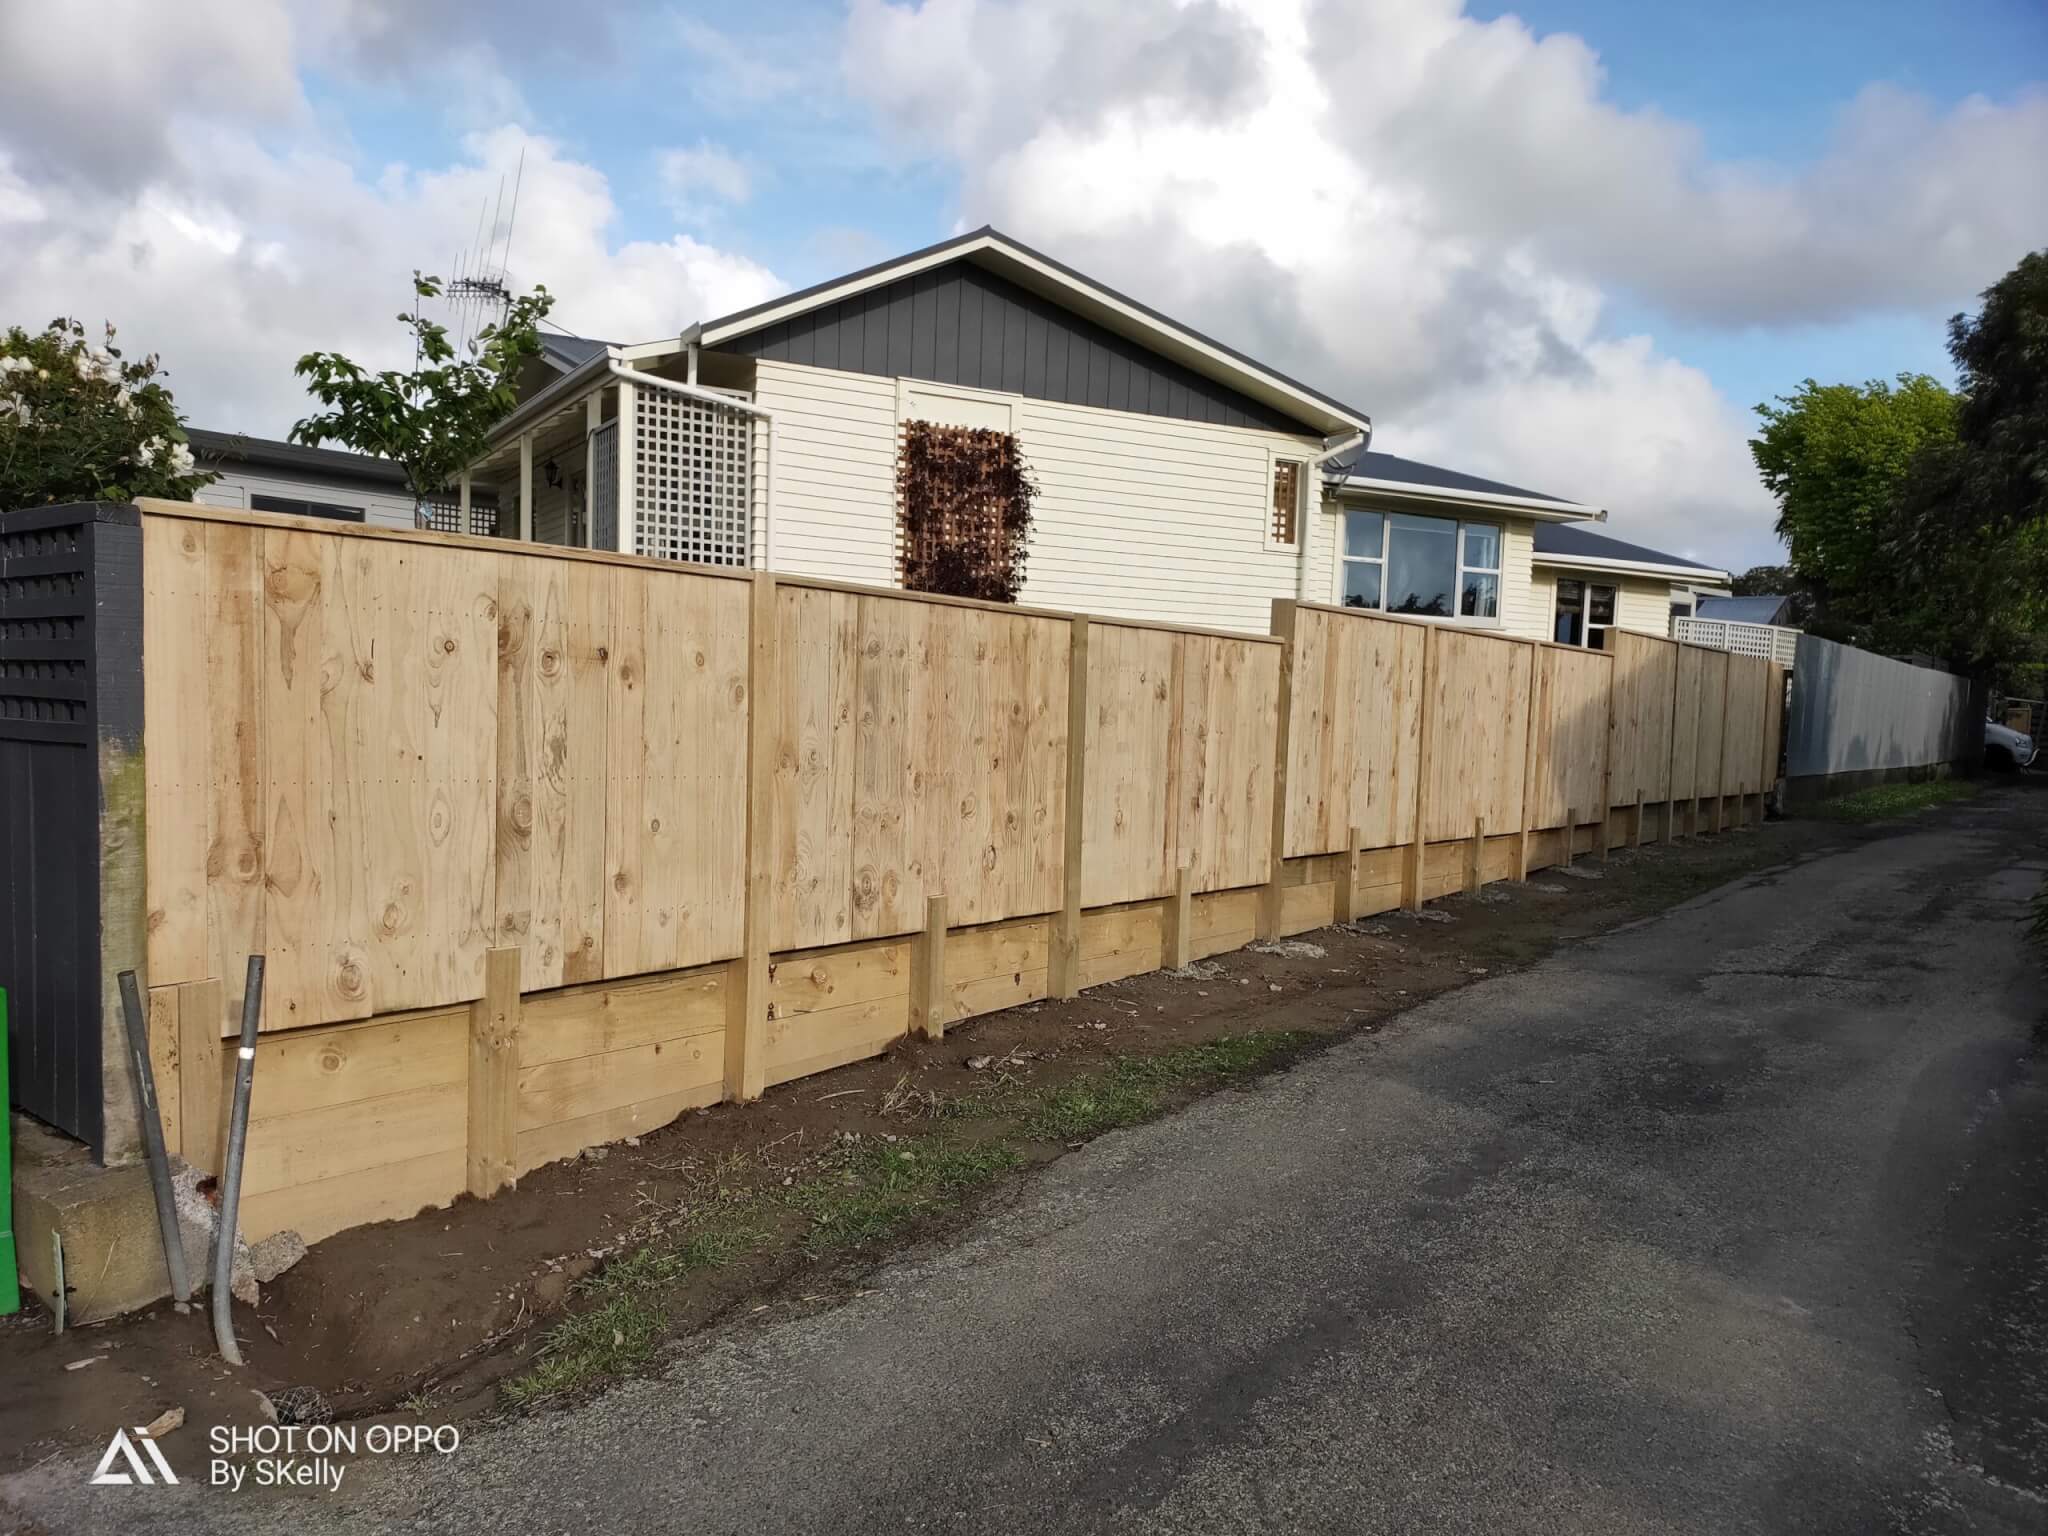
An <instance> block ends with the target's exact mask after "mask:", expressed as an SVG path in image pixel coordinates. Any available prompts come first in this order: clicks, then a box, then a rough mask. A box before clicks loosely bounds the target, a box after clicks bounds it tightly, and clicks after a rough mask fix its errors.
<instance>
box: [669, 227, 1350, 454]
mask: <svg viewBox="0 0 2048 1536" xmlns="http://www.w3.org/2000/svg"><path fill="white" fill-rule="evenodd" d="M954 263H966V264H970V265H972V266H973V267H975V268H978V269H981V270H982V271H985V272H988V273H992V274H993V275H994V276H995V277H996V278H998V279H1001V280H1002V281H1003V282H1005V283H1006V284H1009V285H1012V286H1014V288H1016V289H1019V290H1022V292H1023V293H1024V294H1026V295H1029V296H1033V297H1035V298H1036V299H1038V300H1042V301H1045V302H1047V303H1050V304H1051V305H1053V306H1056V307H1057V308H1059V309H1061V310H1065V311H1067V312H1070V313H1072V314H1074V315H1077V316H1079V317H1080V318H1081V319H1083V320H1085V321H1088V322H1090V323H1092V324H1093V325H1095V326H1097V327H1100V328H1101V329H1102V330H1103V331H1106V332H1108V333H1110V334H1111V335H1113V336H1116V337H1120V338H1123V339H1124V340H1126V341H1128V342H1135V343H1137V344H1138V345H1139V346H1141V347H1142V348H1144V349H1145V350H1146V351H1147V352H1149V353H1152V354H1154V355H1156V356H1158V357H1160V358H1163V359H1164V360H1165V361H1166V362H1167V363H1169V364H1172V365H1176V366H1177V367H1179V368H1182V369H1186V370H1187V371H1188V372H1190V373H1191V374H1193V375H1195V376H1197V377H1199V378H1201V379H1205V380H1209V381H1212V382H1214V383H1216V384H1219V385H1221V386H1223V387H1224V388H1225V389H1228V390H1231V391H1234V392H1235V393H1237V394H1239V395H1242V396H1244V397H1246V398H1247V399H1249V400H1250V401H1253V402H1256V403H1257V404H1258V405H1259V406H1262V407H1264V408H1266V409H1267V410H1269V411H1271V412H1274V413H1277V415H1278V416H1279V417H1280V418H1282V419H1284V420H1285V421H1286V422H1287V423H1289V424H1290V426H1292V427H1294V428H1297V429H1306V430H1308V431H1311V432H1315V433H1319V434H1322V435H1326V436H1327V435H1333V434H1337V433H1352V432H1370V431H1371V429H1372V420H1371V418H1370V417H1369V416H1367V415H1366V414H1365V413H1364V412H1363V411H1361V410H1358V409H1357V408H1356V407H1353V406H1349V405H1346V404H1344V403H1343V402H1342V401H1339V400H1336V399H1333V398H1332V397H1330V396H1329V395H1325V394H1323V393H1321V392H1320V391H1318V390H1314V389H1311V388H1309V387H1308V386H1307V385H1305V384H1302V383H1300V382H1299V381H1297V380H1295V379H1291V378H1289V377H1287V376H1286V375H1285V374H1283V373H1280V372H1278V371H1277V370H1275V369H1271V368H1268V367H1266V366H1265V365H1264V364H1262V363H1259V362H1257V361H1255V360H1253V359H1252V358H1250V357H1248V356H1246V355H1245V354H1244V353H1242V352H1239V351H1237V350H1235V349H1234V348H1232V347H1229V346H1226V345H1225V344H1224V343H1222V342H1220V341H1216V340H1214V339H1213V338H1211V337H1208V336H1204V335H1203V334H1202V333H1201V332H1199V331H1196V330H1193V329H1190V328H1189V327H1187V326H1184V325H1181V324H1180V323H1179V322H1178V321H1175V320H1171V319H1169V318H1168V317H1167V316H1165V315H1163V314H1161V313H1160V312H1159V311H1157V310H1155V309H1152V308H1149V307H1148V306H1146V305H1144V304H1141V303H1139V302H1138V301H1137V300H1136V299H1133V298H1130V297H1128V296H1126V295H1124V294H1121V293H1118V292H1117V291H1116V290H1115V289H1113V288H1109V287H1106V286H1104V285H1103V284H1101V283H1098V282H1096V281H1094V280H1093V279H1092V278H1089V277H1085V276H1083V275H1082V274H1081V273H1079V272H1076V271H1075V270H1074V269H1073V268H1072V267H1068V266H1065V265H1063V264H1062V263H1060V262H1057V261H1055V260H1053V259H1052V258H1051V257H1050V256H1046V255H1044V254H1042V253H1041V252H1038V251H1034V250H1032V249H1031V248H1030V247H1028V246H1025V245H1022V244H1019V243H1018V242H1017V241H1015V240H1012V239H1011V238H1010V237H1009V236H1007V235H1005V234H1003V233H1001V232H1000V231H998V230H996V229H994V228H993V227H991V226H988V225H984V226H983V227H982V228H980V229H977V230H974V231H972V232H971V233H969V234H965V235H961V236H958V237H957V238H955V239H952V240H943V241H940V242H939V243H938V244H937V245H930V246H926V247H925V248H924V249H923V250H919V251H912V252H911V253H909V254H908V255H906V256H899V257H897V258H895V259H894V260H892V261H885V262H880V263H878V264H876V265H875V266H872V267H867V268H864V269H863V270H861V271H859V272H853V273H849V274H848V275H846V276H845V277H838V278H833V279H831V280H830V281H828V282H823V283H818V284H816V285H814V286H812V287H810V288H806V289H803V290H802V291H800V292H797V293H792V294H785V295H784V296H782V297H781V298H778V299H770V300H768V301H767V302H766V303H763V304H756V305H753V306H751V307H749V308H747V309H742V310H738V311H735V312H734V313H732V314H729V315H722V316H720V317H718V318H717V319H715V320H706V321H704V322H703V323H702V324H700V325H697V326H693V327H692V328H691V329H690V330H689V331H686V332H685V333H684V336H683V339H684V340H685V341H695V342H698V343H700V344H701V345H703V346H706V347H729V346H733V345H734V344H735V343H740V342H743V341H747V340H749V339H755V338H759V336H760V334H761V333H762V332H766V331H769V330H771V328H773V327H776V326H778V325H787V324H788V323H789V322H791V321H793V320H797V319H799V318H800V317H803V316H807V315H813V314H815V313H816V312H817V311H820V310H823V309H826V308H828V307H830V306H833V305H838V304H843V303H844V302H845V301H847V300H848V299H853V298H857V297H860V296H862V295H864V294H868V293H871V292H872V291H874V290H876V289H879V288H886V287H888V286H889V285H891V284H895V283H900V282H902V281H903V280H904V279H906V278H914V277H916V276H918V275H919V274H921V273H927V272H931V271H932V270H933V269H935V268H938V267H942V266H947V265H949V264H954ZM761 345H762V344H761V343H760V342H759V341H758V340H756V341H755V345H753V346H746V347H740V348H738V350H746V351H755V352H758V351H759V350H760V349H761ZM901 371H902V372H903V373H905V374H908V373H910V368H909V367H907V366H906V367H905V368H904V369H902V370H901ZM937 382H948V381H944V380H940V381H937ZM1169 387H1170V386H1169ZM1133 408H1134V407H1133Z"/></svg>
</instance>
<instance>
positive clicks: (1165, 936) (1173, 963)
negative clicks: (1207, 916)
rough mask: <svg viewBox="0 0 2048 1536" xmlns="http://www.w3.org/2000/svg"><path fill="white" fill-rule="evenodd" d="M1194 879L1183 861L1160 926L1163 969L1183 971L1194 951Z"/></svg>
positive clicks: (1175, 877) (1160, 954) (1160, 953)
mask: <svg viewBox="0 0 2048 1536" xmlns="http://www.w3.org/2000/svg"><path fill="white" fill-rule="evenodd" d="M1194 889H1195V880H1194V873H1193V871H1192V870H1190V869H1189V868H1188V866H1187V865H1185V864H1183V865H1181V867H1180V870H1179V872H1178V873H1177V874H1176V875H1175V876H1174V879H1173V894H1172V895H1171V896H1169V897H1167V898H1166V903H1165V910H1164V918H1165V920H1164V922H1163V923H1162V924H1161V925H1160V926H1161V933H1160V940H1161V942H1160V946H1159V964H1160V967H1161V968H1162V969H1164V970H1169V971H1179V970H1185V969H1186V968H1187V964H1188V962H1189V961H1190V960H1192V959H1193V958H1194V953H1195V898H1194Z"/></svg>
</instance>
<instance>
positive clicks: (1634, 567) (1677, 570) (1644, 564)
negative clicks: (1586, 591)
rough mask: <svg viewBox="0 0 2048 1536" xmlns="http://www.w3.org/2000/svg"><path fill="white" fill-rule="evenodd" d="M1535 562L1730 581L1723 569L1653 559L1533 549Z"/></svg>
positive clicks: (1679, 578)
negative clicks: (1563, 553) (1545, 551)
mask: <svg viewBox="0 0 2048 1536" xmlns="http://www.w3.org/2000/svg"><path fill="white" fill-rule="evenodd" d="M1535 563H1536V564H1537V565H1549V566H1559V567H1562V568H1564V569H1566V570H1586V571H1609V572H1620V573H1623V574H1625V575H1630V576H1657V577H1668V578H1670V579H1671V580H1674V581H1690V582H1703V583H1705V584H1707V585H1709V586H1726V585H1727V584H1728V582H1729V581H1730V580H1731V578H1730V577H1729V575H1728V573H1727V572H1726V571H1710V570H1707V569H1705V568H1703V567H1701V566H1697V565H1660V564H1658V563H1657V562H1656V561H1653V560H1617V559H1613V558H1610V557H1603V556H1600V555H1547V554H1544V553H1543V552H1542V551H1541V550H1538V551H1537V552H1536V560H1535Z"/></svg>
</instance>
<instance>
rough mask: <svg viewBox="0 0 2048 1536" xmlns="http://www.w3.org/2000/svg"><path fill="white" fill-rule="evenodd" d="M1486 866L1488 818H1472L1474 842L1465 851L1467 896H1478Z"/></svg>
mask: <svg viewBox="0 0 2048 1536" xmlns="http://www.w3.org/2000/svg"><path fill="white" fill-rule="evenodd" d="M1485 864H1486V818H1485V817H1484V816H1474V817H1473V818H1472V841H1471V842H1470V843H1469V844H1468V845H1467V846H1466V849H1465V894H1466V895H1468V896H1476V895H1477V894H1478V893H1479V887H1480V885H1481V884H1482V883H1483V882H1482V881H1481V880H1480V878H1479V877H1480V874H1481V873H1482V872H1483V871H1484V868H1485Z"/></svg>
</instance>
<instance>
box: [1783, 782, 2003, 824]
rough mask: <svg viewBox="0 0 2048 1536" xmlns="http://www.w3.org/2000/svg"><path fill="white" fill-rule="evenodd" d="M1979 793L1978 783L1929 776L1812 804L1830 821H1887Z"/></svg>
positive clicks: (1874, 785)
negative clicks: (1912, 782) (1916, 781)
mask: <svg viewBox="0 0 2048 1536" xmlns="http://www.w3.org/2000/svg"><path fill="white" fill-rule="evenodd" d="M1976 793H1977V786H1976V785H1974V784H1972V783H1970V782H1968V781H1967V780H1965V779H1927V780H1925V781H1923V782H1922V783H1919V784H1873V785H1871V787H1870V788H1868V789H1859V790H1857V791H1856V792H1855V793H1854V794H1849V795H1843V796H1841V797H1840V798H1839V799H1835V800H1825V801H1822V802H1821V803H1820V804H1819V805H1816V806H1814V807H1813V808H1812V810H1811V812H1810V814H1812V815H1815V816H1819V817H1821V818H1823V819H1825V820H1828V821H1848V822H1858V823H1861V822H1872V821H1885V820H1888V819H1889V818H1891V817H1893V816H1905V815H1910V814H1911V813H1912V812H1914V811H1924V810H1926V809H1927V808H1928V807H1929V806H1934V805H1947V804H1949V803H1950V802H1951V801H1955V800H1967V799H1969V798H1970V796H1972V795H1974V794H1976Z"/></svg>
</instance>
